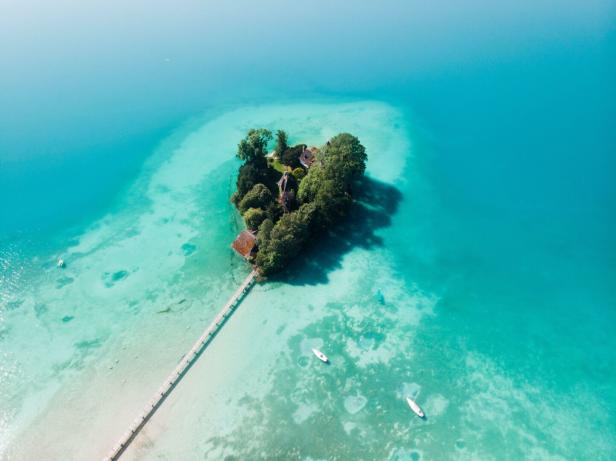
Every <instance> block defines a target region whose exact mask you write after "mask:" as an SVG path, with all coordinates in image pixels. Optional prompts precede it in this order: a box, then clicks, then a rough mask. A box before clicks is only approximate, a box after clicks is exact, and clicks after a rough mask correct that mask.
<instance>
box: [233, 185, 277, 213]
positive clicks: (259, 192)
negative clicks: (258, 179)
mask: <svg viewBox="0 0 616 461" xmlns="http://www.w3.org/2000/svg"><path fill="white" fill-rule="evenodd" d="M273 200H274V197H273V196H272V193H271V192H270V190H269V189H268V188H267V187H265V186H264V185H263V184H261V183H259V184H255V185H254V187H253V188H252V189H250V190H249V191H248V193H247V194H246V195H244V198H243V199H242V200H240V202H239V204H238V209H239V210H240V213H242V214H244V213H245V212H246V210H248V208H261V209H266V208H267V207H268V205H269V204H270V203H271V202H272V201H273Z"/></svg>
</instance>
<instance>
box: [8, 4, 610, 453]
mask: <svg viewBox="0 0 616 461" xmlns="http://www.w3.org/2000/svg"><path fill="white" fill-rule="evenodd" d="M386 3H387V4H386V5H385V4H384V5H380V6H378V7H376V6H374V7H373V6H366V7H365V8H364V9H361V10H360V9H357V10H353V11H349V10H345V9H344V8H342V7H341V6H340V5H333V6H330V7H329V8H331V9H330V10H327V11H329V13H328V14H323V11H325V10H324V8H325V5H319V4H318V3H315V4H314V5H307V4H305V5H301V6H298V7H297V8H300V10H299V11H297V10H296V11H287V10H286V9H284V8H282V7H281V5H279V4H277V3H276V2H272V3H268V4H267V5H266V6H268V7H271V8H269V9H268V8H259V9H258V10H257V9H256V7H254V8H255V9H253V7H252V6H249V5H245V6H244V10H245V12H246V15H245V16H242V17H241V19H238V17H237V14H236V12H235V11H231V10H230V9H229V8H227V7H225V6H221V5H218V6H214V5H207V6H204V5H201V4H196V3H195V4H191V3H186V4H185V5H184V6H183V8H182V9H180V10H175V11H174V12H173V15H175V16H173V17H174V18H175V19H174V20H173V21H171V22H169V20H168V19H167V18H170V17H172V16H170V15H171V14H172V13H171V12H169V11H166V10H164V9H163V7H156V8H152V9H151V10H150V11H149V12H148V16H147V18H148V20H149V21H150V22H149V26H148V27H146V28H145V29H142V30H141V35H140V36H139V37H136V36H134V35H133V34H132V32H131V30H133V29H132V28H131V27H129V26H130V23H131V21H130V20H127V19H125V18H129V17H131V15H130V14H129V13H131V11H132V8H135V7H134V6H126V7H125V8H127V9H128V11H124V10H121V9H118V10H112V9H107V8H98V7H93V8H95V11H92V10H86V9H83V8H81V7H74V8H72V9H71V10H70V11H71V14H70V18H72V22H70V23H71V24H72V25H73V29H70V30H67V32H66V33H65V34H63V35H57V34H53V33H52V32H53V30H55V27H56V26H57V25H62V24H64V23H65V22H66V21H67V20H68V19H66V18H65V17H62V16H61V15H55V14H50V11H49V10H48V9H47V7H44V6H40V9H39V10H37V12H36V14H35V15H34V16H33V18H34V20H37V21H39V26H40V27H39V29H38V30H39V35H38V36H36V37H35V36H34V35H32V34H29V33H27V31H25V29H23V30H22V28H20V26H19V24H22V23H23V21H21V22H20V21H18V20H17V19H19V18H22V17H23V15H24V14H26V9H25V7H18V6H11V8H10V9H9V10H8V13H7V15H4V16H3V17H4V19H0V21H5V23H6V24H5V25H6V27H0V30H2V31H3V32H1V33H5V34H6V33H11V34H13V36H12V37H11V40H10V41H7V40H0V43H2V45H0V46H2V47H4V49H5V50H6V51H7V53H5V56H7V58H6V59H7V60H9V63H11V64H12V65H10V66H7V71H6V72H4V73H3V74H2V75H1V76H0V83H2V84H3V87H6V88H11V90H12V91H11V92H10V98H11V99H10V101H11V104H9V105H4V106H3V107H2V108H1V109H0V121H2V126H1V128H2V132H0V134H1V135H2V136H0V160H1V161H2V165H0V195H1V197H2V206H0V218H1V219H0V230H1V232H0V282H1V284H2V285H1V290H0V356H1V357H2V360H1V362H0V453H2V456H1V457H3V458H7V459H34V458H36V459H92V458H93V457H94V458H96V457H100V456H101V455H103V454H105V453H107V450H108V449H109V447H111V446H112V445H113V444H114V443H115V442H116V441H117V438H118V437H119V436H120V434H122V432H124V430H125V429H126V427H127V425H128V424H129V423H130V421H132V419H133V418H134V416H135V415H136V414H137V413H138V411H140V410H141V407H142V406H143V404H144V403H145V402H146V401H147V400H149V398H150V397H151V394H152V393H153V392H154V391H155V390H156V389H157V388H158V386H159V385H160V383H161V382H162V380H163V379H164V377H166V375H167V374H168V372H169V371H170V370H171V369H172V368H173V367H174V366H175V364H176V363H177V361H178V360H179V359H180V358H181V356H182V354H183V353H184V352H185V351H186V350H188V348H189V347H190V346H191V345H192V342H193V341H194V340H195V339H196V338H197V337H198V336H199V334H200V332H201V330H202V329H203V328H204V327H205V326H206V325H207V324H208V322H209V320H210V319H211V318H212V317H213V316H214V315H215V313H216V311H217V309H219V308H220V306H222V304H223V303H224V301H225V300H226V297H227V296H228V295H229V294H230V293H232V292H233V290H234V288H235V286H236V285H237V284H238V283H239V281H241V280H242V278H243V276H244V275H245V274H246V273H247V271H248V268H247V267H246V266H245V265H244V264H243V263H242V262H241V261H239V260H238V258H237V257H235V256H234V255H233V253H232V251H231V250H230V248H229V243H230V242H231V240H232V239H233V237H234V235H235V234H236V233H237V231H238V230H239V229H240V228H241V226H240V223H239V222H238V220H237V216H236V215H235V213H234V210H233V208H232V206H231V205H230V204H229V202H228V197H229V195H230V194H231V192H232V190H233V175H234V172H235V171H236V168H237V161H236V160H235V159H234V158H233V153H234V149H235V147H234V146H235V144H236V143H237V140H238V139H239V138H240V137H241V136H242V133H243V132H244V131H245V130H246V129H247V128H249V127H252V126H265V127H269V128H272V129H276V128H285V129H287V130H289V132H290V133H291V136H292V139H291V141H293V142H295V141H297V142H308V143H315V144H318V143H320V142H323V141H324V140H325V139H327V137H329V136H331V135H333V134H335V133H336V132H338V131H341V130H349V131H352V132H354V133H356V134H357V135H358V136H359V137H360V139H361V140H362V142H364V144H365V145H366V147H367V149H368V154H369V158H370V161H369V176H370V181H368V182H367V184H366V186H365V188H364V189H363V190H362V194H361V196H360V197H359V198H360V201H361V203H362V204H363V205H362V206H358V207H357V208H356V209H355V210H354V213H353V216H352V219H351V221H350V223H349V227H347V228H346V229H345V230H344V231H341V232H339V233H338V234H337V235H334V236H330V237H328V238H326V239H323V240H322V241H320V242H318V243H317V244H316V245H315V247H314V248H313V249H312V251H311V252H310V253H309V254H307V255H306V257H305V258H304V259H303V261H302V262H298V264H297V265H296V266H294V267H293V271H292V274H291V275H287V276H286V277H284V278H282V279H280V280H276V281H273V282H271V283H268V284H265V285H259V286H257V287H256V288H255V289H254V290H253V292H251V294H250V295H249V296H248V297H247V299H246V300H245V301H244V302H243V303H242V305H241V307H240V309H239V310H238V311H237V312H236V314H234V316H233V317H232V319H231V320H230V321H229V323H228V324H227V325H226V326H225V328H224V329H223V331H222V333H221V334H220V335H219V336H218V337H217V338H216V340H215V341H214V342H213V344H212V345H211V347H209V348H208V350H207V351H206V353H205V354H204V355H203V356H202V358H201V359H200V360H199V362H198V363H197V365H196V366H195V367H194V368H193V369H192V370H191V372H190V373H189V374H188V376H187V377H186V378H185V380H183V381H182V383H181V384H180V386H178V389H177V391H176V392H174V393H173V394H172V396H171V397H170V398H169V399H168V401H167V402H166V403H165V405H163V407H162V408H161V409H160V411H159V412H158V413H157V415H156V416H155V417H154V418H153V419H152V421H151V423H150V424H149V425H148V427H147V428H146V430H145V431H144V432H143V434H142V435H140V436H139V437H138V438H137V440H136V443H135V445H134V446H133V447H132V448H131V450H129V452H127V458H129V459H131V458H133V459H183V460H191V459H223V458H224V457H225V456H227V457H229V459H302V460H304V459H392V460H394V459H396V460H409V459H410V460H419V459H550V460H552V459H612V458H614V457H615V453H614V449H615V448H614V447H616V431H614V429H613V428H614V427H616V424H615V421H614V414H615V408H614V403H613V402H614V401H615V397H616V389H615V388H614V384H613V383H614V382H616V376H615V375H614V371H613V370H614V365H616V363H615V362H616V360H615V356H614V350H616V348H615V346H616V344H614V337H613V331H614V328H615V327H616V314H615V310H614V307H615V306H616V300H615V296H614V290H613V282H612V281H613V279H614V273H615V269H616V268H615V261H614V258H613V256H611V255H613V254H614V249H615V248H614V242H613V237H612V236H613V234H614V214H613V210H614V199H615V193H614V181H613V171H614V161H613V158H612V156H611V152H613V149H614V147H615V139H614V134H613V132H612V131H610V123H609V121H610V120H613V118H614V114H616V103H615V101H614V94H613V87H612V85H611V84H610V82H611V81H613V78H614V76H615V75H614V74H615V72H614V63H613V62H612V60H611V59H610V56H612V55H613V50H614V37H613V33H612V32H610V31H611V29H610V27H609V24H610V18H613V8H611V7H610V6H609V5H607V4H604V3H602V2H587V3H585V4H584V5H582V4H577V3H575V2H570V3H568V4H567V5H566V6H567V8H565V7H563V6H562V5H561V6H558V7H556V5H551V4H549V3H545V4H543V3H542V4H536V3H533V4H532V5H531V4H530V3H529V4H525V3H520V4H518V5H517V6H515V7H514V6H512V7H510V9H508V10H504V9H494V8H492V7H489V6H488V5H487V4H484V3H482V2H472V3H469V4H468V5H467V8H466V9H464V11H462V10H456V9H452V8H450V7H448V8H444V6H443V5H440V7H443V8H440V9H439V5H432V6H429V7H428V6H425V7H424V6H420V5H418V4H415V3H401V2H393V1H392V2H386ZM276 8H278V9H276ZM57 11H62V8H61V7H60V9H59V10H57ZM266 11H278V13H277V14H275V15H268V14H265V12H266ZM438 11H441V13H438ZM555 11H558V12H559V13H558V14H555ZM28 14H30V13H28ZM298 14H301V15H303V17H304V19H305V20H306V22H307V23H310V24H311V25H312V27H311V30H312V32H313V34H312V35H311V36H312V39H311V40H309V41H308V40H306V39H305V37H304V36H302V35H299V36H298V35H297V34H294V33H291V32H292V31H293V30H294V29H293V27H294V26H293V24H296V23H295V22H293V21H290V18H291V17H293V18H297V15H298ZM94 17H97V18H99V19H100V20H102V22H100V23H97V22H96V21H94ZM336 17H337V18H338V19H337V20H336V21H334V18H336ZM374 17H379V18H380V19H379V22H378V23H374V22H372V20H371V18H374ZM488 17H489V20H487V19H483V18H488ZM7 18H8V19H9V20H7ZM250 18H252V19H250ZM255 18H256V20H257V23H255V22H254V20H255ZM10 19H13V21H10ZM232 19H234V20H237V21H239V24H241V25H242V26H243V29H242V30H243V33H242V34H239V35H238V34H236V33H235V32H232V31H231V30H230V29H227V28H226V27H223V26H222V25H224V24H226V23H227V21H230V20H232ZM281 19H285V21H281ZM287 19H289V20H288V21H286V20H287ZM105 23H107V24H113V25H114V26H115V27H116V29H117V30H118V32H117V34H116V36H115V39H114V40H112V41H110V42H109V41H106V40H102V37H103V32H102V30H99V27H100V24H105ZM334 23H335V27H336V28H337V29H336V30H338V31H339V32H340V31H343V32H344V34H341V33H339V34H334V33H333V32H332V30H333V29H332V28H333V27H334ZM88 24H90V25H91V27H90V28H88V27H84V26H85V25H88ZM93 24H96V26H93ZM170 24H183V26H184V27H181V28H180V27H177V28H176V27H175V26H171V25H170ZM369 24H371V25H370V26H369ZM538 24H541V26H540V27H539V26H538ZM155 25H156V26H157V27H154V26H155ZM206 26H207V27H206ZM264 29H265V30H267V31H268V32H267V33H264V32H263V30H264ZM161 31H165V32H164V34H163V35H164V40H163V39H161V38H160V34H161ZM45 37H47V41H45V43H44V44H43V43H39V41H41V40H42V39H43V38H45ZM281 37H284V38H285V40H280V38H281ZM75 38H78V39H79V40H80V41H81V43H85V44H88V45H90V46H91V47H94V49H96V50H97V53H92V49H91V48H90V49H88V48H87V47H86V48H84V50H85V51H84V50H82V49H81V48H76V47H72V46H66V45H67V43H69V44H70V43H73V42H72V41H71V40H72V39H75ZM43 41H44V40H43ZM37 43H38V44H39V45H40V46H43V47H44V49H45V50H46V51H47V53H46V54H45V55H46V56H50V57H55V59H57V60H58V61H54V60H53V59H51V58H50V59H49V60H44V59H42V58H41V56H42V54H41V53H40V50H38V51H37V48H36V47H37ZM272 43H274V44H275V45H272ZM152 44H157V45H158V46H157V47H152V46H151V45H152ZM324 44H326V45H327V46H324ZM120 45H121V46H120ZM242 47H243V48H242ZM359 49H361V50H362V52H361V53H359V52H358V51H357V50H359ZM59 50H63V51H62V53H63V54H58V53H59ZM18 51H21V53H18ZM291 52H293V53H298V52H299V53H300V54H301V55H302V57H303V60H302V61H301V62H289V63H288V67H287V68H286V69H287V70H286V71H284V72H283V71H280V72H272V66H271V63H272V62H277V59H278V58H279V57H280V56H281V55H282V56H287V55H288V54H289V53H291ZM247 56H249V58H247ZM167 59H168V60H167ZM54 62H59V63H63V64H64V65H65V67H64V68H63V67H61V66H56V65H55V64H54ZM366 62H370V63H372V64H373V65H371V66H367V65H366ZM76 63H79V64H76ZM69 70H70V71H71V72H72V74H71V75H72V76H73V77H72V78H73V80H72V82H73V83H74V82H78V83H79V84H78V85H74V84H73V85H71V80H70V79H67V78H66V75H65V73H67V72H69ZM26 74H28V75H32V76H37V75H38V76H41V75H42V76H45V77H46V78H45V79H40V80H38V79H37V78H35V77H32V78H30V79H24V78H22V77H20V76H23V75H26ZM248 76H250V77H248ZM103 81H104V82H105V84H102V83H101V82H103ZM143 82H149V83H147V84H145V86H144V84H143ZM100 88H103V90H100ZM163 90H164V91H163ZM71 92H73V93H71ZM67 94H73V96H71V97H67ZM60 103H61V104H60ZM8 107H10V108H12V109H13V110H12V112H9V110H8V109H7V108H8ZM25 133H28V134H31V136H24V134H25ZM60 256H61V257H63V258H64V259H65V260H66V263H67V267H66V268H65V269H63V270H61V269H58V268H56V267H55V261H56V259H57V258H58V257H60ZM312 347H319V348H321V349H323V350H324V352H325V353H326V354H327V355H328V356H329V357H330V358H331V361H332V363H331V365H330V366H323V365H322V364H321V363H320V362H318V361H316V360H315V358H314V357H313V356H312V355H311V352H310V349H311V348H312ZM406 395H412V396H414V397H415V398H416V399H417V400H418V402H419V403H420V404H421V405H422V406H423V408H424V409H425V411H426V414H427V419H426V420H425V421H421V420H419V419H417V418H415V417H414V416H413V415H412V413H410V411H409V409H408V408H407V407H406V404H405V403H404V397H405V396H406Z"/></svg>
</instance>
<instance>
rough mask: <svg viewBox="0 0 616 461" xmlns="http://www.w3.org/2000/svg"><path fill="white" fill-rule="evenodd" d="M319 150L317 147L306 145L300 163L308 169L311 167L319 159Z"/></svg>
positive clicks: (300, 156)
mask: <svg viewBox="0 0 616 461" xmlns="http://www.w3.org/2000/svg"><path fill="white" fill-rule="evenodd" d="M317 150H318V149H317V148H316V147H304V149H303V150H302V153H301V154H300V155H299V163H301V164H302V166H303V167H304V168H306V169H308V168H310V167H311V166H312V164H313V163H314V162H315V160H316V159H317V157H316V153H317Z"/></svg>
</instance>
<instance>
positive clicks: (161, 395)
mask: <svg viewBox="0 0 616 461" xmlns="http://www.w3.org/2000/svg"><path fill="white" fill-rule="evenodd" d="M256 275H257V273H256V271H252V272H251V273H250V274H249V275H248V276H247V277H246V278H245V279H244V281H243V282H242V284H241V285H240V286H239V288H238V289H237V290H236V291H235V293H233V295H232V296H231V297H230V298H229V300H228V301H227V303H226V304H225V305H224V307H223V308H222V310H221V311H220V312H219V313H218V315H216V317H215V318H214V320H213V321H212V323H210V324H209V326H208V327H207V328H206V329H205V331H204V332H203V334H202V335H201V336H200V337H199V339H198V340H197V342H196V343H195V344H194V345H193V347H192V348H191V349H190V350H189V351H188V352H187V353H186V355H184V357H183V358H182V360H181V361H180V363H179V364H178V366H177V367H175V369H174V370H173V372H172V373H171V374H170V375H169V376H168V377H167V379H166V380H165V382H164V383H163V384H162V386H161V387H160V388H159V389H158V391H156V394H155V395H154V397H153V398H152V399H151V400H150V401H149V402H148V403H147V405H146V406H145V408H144V409H143V411H142V412H141V413H140V414H139V416H137V418H136V419H135V420H134V421H133V423H132V424H131V425H130V427H129V428H128V430H127V431H126V432H125V433H124V435H122V437H121V438H120V441H119V442H118V443H117V444H116V446H115V447H113V450H111V453H109V455H108V456H107V457H106V458H104V461H116V460H117V459H119V458H120V456H122V453H124V451H125V450H126V449H127V448H128V446H129V445H130V443H131V442H132V441H133V439H134V438H135V436H136V435H137V434H138V433H139V431H140V430H141V429H142V428H143V426H145V424H146V423H147V422H148V421H149V420H150V418H151V417H152V415H154V413H155V412H156V410H157V409H158V408H159V407H160V406H161V405H162V403H163V402H164V400H165V399H166V398H167V396H169V394H170V393H171V391H172V390H173V389H174V388H175V386H176V385H177V384H178V382H179V381H180V380H181V379H182V377H183V376H184V375H185V374H186V372H187V371H188V369H189V368H190V367H191V366H192V365H193V364H194V363H195V362H196V361H197V358H198V357H199V354H200V353H201V351H203V349H204V348H205V346H206V345H207V344H208V343H209V342H210V341H211V340H212V338H213V337H214V336H215V335H216V333H218V331H219V330H220V328H221V327H222V326H223V325H224V323H225V321H226V319H227V318H228V317H229V316H230V315H231V313H232V312H233V310H234V308H235V307H237V305H238V304H239V302H240V301H241V300H242V298H243V297H244V295H245V294H246V293H247V292H248V290H249V289H250V287H251V286H252V284H253V283H254V281H255V276H256Z"/></svg>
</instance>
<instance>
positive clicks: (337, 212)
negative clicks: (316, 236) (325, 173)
mask: <svg viewBox="0 0 616 461" xmlns="http://www.w3.org/2000/svg"><path fill="white" fill-rule="evenodd" d="M351 203H352V200H351V196H350V195H349V194H348V193H347V191H346V190H345V188H344V187H343V185H341V184H340V183H338V182H337V181H336V180H332V179H326V180H325V181H323V182H322V183H321V184H320V187H319V189H318V190H317V193H316V195H315V197H314V201H313V202H312V203H311V205H312V204H314V206H315V207H316V209H317V211H318V218H319V222H318V224H319V225H321V226H331V225H333V224H335V223H336V222H338V221H339V220H340V218H342V217H344V216H345V215H346V214H347V211H348V210H349V207H350V206H351Z"/></svg>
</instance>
